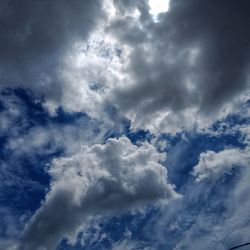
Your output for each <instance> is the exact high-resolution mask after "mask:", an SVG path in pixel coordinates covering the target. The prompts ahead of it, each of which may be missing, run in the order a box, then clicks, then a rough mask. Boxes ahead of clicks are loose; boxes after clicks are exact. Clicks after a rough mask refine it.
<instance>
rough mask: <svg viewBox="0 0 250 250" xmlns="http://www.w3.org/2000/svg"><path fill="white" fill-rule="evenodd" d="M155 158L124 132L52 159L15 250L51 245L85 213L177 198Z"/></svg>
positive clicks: (75, 227) (148, 148)
mask: <svg viewBox="0 0 250 250" xmlns="http://www.w3.org/2000/svg"><path fill="white" fill-rule="evenodd" d="M160 160H162V155H161V154H159V153H157V151H156V150H155V148H154V147H153V146H151V145H150V144H148V143H145V144H143V145H141V146H139V147H138V146H135V145H133V144H131V142H130V141H129V140H128V139H127V138H126V137H122V138H120V139H109V140H108V141H107V143H106V144H104V145H101V144H96V145H94V146H92V147H87V146H83V147H82V149H81V151H80V152H79V153H77V154H76V155H74V156H72V157H71V158H59V159H56V160H54V162H53V164H52V166H51V168H50V170H49V173H50V174H51V176H52V178H53V181H52V183H51V190H50V191H49V193H48V194H47V197H46V200H45V202H44V203H43V204H42V206H41V208H40V209H39V210H38V211H37V212H36V213H35V215H34V217H33V218H32V220H31V221H30V222H29V224H28V226H27V228H26V230H25V232H24V236H23V241H22V245H21V246H20V249H25V250H33V249H39V248H42V249H43V248H44V249H48V250H49V249H54V248H55V247H56V245H57V244H58V242H59V241H60V240H61V239H62V238H63V237H74V236H75V234H76V233H77V231H78V230H79V228H80V227H81V226H82V224H83V223H84V221H85V219H86V217H88V216H89V215H93V214H96V213H101V214H106V213H121V212H123V211H125V210H127V209H129V208H136V207H140V206H142V205H146V204H148V203H151V202H157V201H159V200H163V201H168V200H171V199H174V198H177V197H178V195H177V194H176V193H175V191H174V190H173V187H172V186H171V185H170V184H168V182H167V171H166V169H165V168H164V167H163V166H162V165H161V164H160V163H159V161H160Z"/></svg>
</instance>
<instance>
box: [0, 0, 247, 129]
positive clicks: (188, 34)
mask: <svg viewBox="0 0 250 250" xmlns="http://www.w3.org/2000/svg"><path fill="white" fill-rule="evenodd" d="M1 7H2V8H1V9H2V10H3V11H2V12H1V13H0V16H1V20H2V25H1V27H0V31H1V33H3V34H4V35H3V39H2V41H1V44H0V52H1V54H2V55H3V56H2V57H1V58H2V59H1V60H0V65H1V68H2V72H1V83H2V84H3V85H5V86H6V85H12V86H17V85H18V86H19V85H21V86H23V87H25V88H29V89H32V90H33V91H34V92H35V93H36V94H38V95H39V96H43V97H44V105H45V106H46V107H47V108H48V110H49V111H50V112H51V113H52V114H53V113H54V114H55V110H56V109H57V108H58V107H59V106H62V107H63V108H64V109H65V110H67V111H69V112H77V111H81V112H87V113H88V114H89V115H90V116H92V117H95V118H98V117H99V118H100V117H104V116H105V114H104V115H103V113H105V112H104V110H105V107H107V106H115V107H117V108H118V109H119V110H120V112H121V114H122V115H124V116H126V117H128V118H129V119H130V120H131V121H132V128H134V129H138V128H144V129H149V130H151V131H152V132H154V133H159V131H161V132H170V133H176V132H180V131H182V130H183V129H190V128H192V127H193V126H194V125H196V124H198V125H200V126H201V127H202V126H203V127H206V126H207V124H211V122H213V121H215V120H216V119H217V118H218V117H220V116H224V115H225V114H227V113H229V112H230V111H232V110H233V109H234V108H235V106H236V105H237V103H238V101H239V99H241V95H242V94H243V93H245V92H246V91H248V89H249V75H248V69H249V47H248V43H247V41H248V40H249V31H248V25H247V24H248V23H249V21H250V20H249V15H248V13H247V11H246V10H247V9H248V8H247V7H248V3H247V2H246V1H241V2H240V3H237V4H235V3H234V2H233V1H230V2H228V1H227V2H226V1H222V2H218V1H215V0H213V1H206V3H201V2H200V1H198V0H192V1H188V2H187V3H183V2H182V1H181V0H177V1H170V7H169V10H168V11H167V12H166V13H161V14H159V15H158V22H157V23H155V22H154V20H153V18H152V15H151V14H150V6H149V4H148V2H147V1H144V0H140V1H136V2H135V1H121V0H119V1H111V0H106V1H104V2H103V3H102V4H100V2H99V1H79V0H78V1H74V3H71V2H70V3H69V2H67V1H53V3H51V2H50V1H47V0H46V1H43V2H42V3H40V2H39V3H36V2H34V1H26V3H25V4H20V3H18V1H14V0H12V1H7V0H5V1H2V3H1ZM45 14H46V15H45ZM239 27H240V28H239Z"/></svg>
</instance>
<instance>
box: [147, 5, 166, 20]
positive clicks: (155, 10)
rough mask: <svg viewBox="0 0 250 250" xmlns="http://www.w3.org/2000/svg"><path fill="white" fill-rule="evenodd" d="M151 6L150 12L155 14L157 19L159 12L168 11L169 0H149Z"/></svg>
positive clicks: (154, 17) (154, 16)
mask: <svg viewBox="0 0 250 250" xmlns="http://www.w3.org/2000/svg"><path fill="white" fill-rule="evenodd" d="M148 4H149V7H150V11H149V13H150V14H151V15H152V16H153V19H154V20H156V19H157V16H158V14H160V13H163V12H167V11H168V8H169V0H148Z"/></svg>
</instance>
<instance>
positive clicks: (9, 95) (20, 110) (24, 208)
mask: <svg viewBox="0 0 250 250" xmlns="http://www.w3.org/2000/svg"><path fill="white" fill-rule="evenodd" d="M0 100H1V105H0V106H1V108H0V117H1V118H3V119H7V120H8V123H7V125H8V127H7V128H6V129H4V130H1V132H0V146H1V147H0V156H1V162H0V179H1V184H0V204H1V205H0V214H1V211H6V210H8V211H9V215H8V216H9V217H13V218H21V217H22V216H24V215H28V217H30V216H31V215H32V214H33V213H34V212H35V211H36V210H37V209H38V208H39V207H40V204H41V201H42V200H44V198H45V195H46V192H47V191H48V189H49V184H50V176H49V175H48V173H47V171H46V166H47V164H48V163H50V162H51V160H52V159H54V158H55V157H58V156H62V155H64V153H65V152H64V147H63V145H59V146H58V145H56V144H55V142H54V141H53V140H54V138H49V140H48V141H45V143H42V144H39V145H38V146H33V145H32V143H33V142H31V141H29V139H30V138H29V137H27V135H29V133H30V132H31V131H32V129H36V128H42V129H43V130H45V131H46V130H47V129H48V127H49V126H50V127H51V126H52V127H53V126H54V127H56V128H57V129H58V130H60V129H62V128H64V127H65V126H67V125H71V126H73V125H74V124H75V125H77V126H79V124H80V125H81V124H84V126H92V125H93V124H92V121H91V119H90V118H89V117H88V116H87V115H86V114H84V113H70V114H69V113H67V112H65V111H64V110H63V109H62V108H59V109H58V110H57V113H56V116H50V115H49V114H48V112H47V111H46V110H45V109H44V108H43V106H42V99H39V98H34V95H33V93H30V92H29V91H27V90H24V89H22V88H18V89H10V88H8V89H4V90H3V91H2V92H1V94H0ZM12 113H13V114H14V115H12ZM3 122H4V121H3V120H2V123H3ZM84 126H83V127H84ZM92 127H93V129H94V126H92ZM20 138H22V139H23V140H24V142H22V144H20V145H19V144H14V146H10V145H11V143H13V141H14V142H15V143H16V141H17V142H18V140H19V139H20ZM23 146H25V147H26V146H27V147H28V148H29V150H25V151H23ZM5 217H6V214H5V215H4V214H3V215H2V216H1V218H2V219H0V220H1V221H0V224H1V228H0V237H1V238H4V237H5V238H8V237H11V236H10V235H9V236H8V235H7V231H8V230H4V229H6V228H8V227H10V223H12V222H10V221H9V220H5V219H4V218H5ZM24 223H25V221H19V220H18V221H15V222H13V224H14V225H11V226H12V227H16V229H17V228H19V229H20V228H22V227H23V226H24Z"/></svg>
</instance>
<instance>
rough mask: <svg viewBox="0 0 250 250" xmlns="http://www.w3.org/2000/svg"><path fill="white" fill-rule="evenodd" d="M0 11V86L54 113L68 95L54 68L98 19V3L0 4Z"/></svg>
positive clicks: (13, 0)
mask: <svg viewBox="0 0 250 250" xmlns="http://www.w3.org/2000/svg"><path fill="white" fill-rule="evenodd" d="M0 9H1V11H0V32H1V34H2V35H1V41H0V54H1V58H0V84H1V86H3V87H5V86H8V87H11V86H14V87H16V86H22V87H24V88H28V89H31V90H33V91H34V92H35V94H37V95H39V96H41V95H43V96H44V97H45V102H51V103H52V104H51V105H54V106H55V108H56V106H58V105H60V104H61V101H62V99H63V98H64V96H63V95H64V93H65V92H66V93H67V92H70V93H71V92H72V89H71V90H67V86H69V85H70V84H68V85H66V84H65V81H64V80H63V79H61V75H62V73H61V72H62V71H63V70H62V69H61V68H60V67H61V66H62V64H63V61H64V58H65V55H66V54H67V53H69V51H70V50H71V49H72V48H73V47H74V45H75V44H76V43H77V42H84V41H86V39H87V38H88V36H89V34H90V33H91V31H93V29H94V28H95V27H96V25H97V23H98V22H100V21H101V20H102V19H103V18H104V16H105V14H104V11H103V8H102V5H101V3H100V1H97V0H93V1H92V0H91V1H90V0H86V1H81V0H76V1H70V2H69V1H65V0H62V1H59V0H55V1H49V0H45V1H32V0H28V1H24V2H23V1H16V0H4V1H1V6H0ZM65 85H66V87H65ZM73 95H74V94H73ZM71 99H72V96H71Z"/></svg>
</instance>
